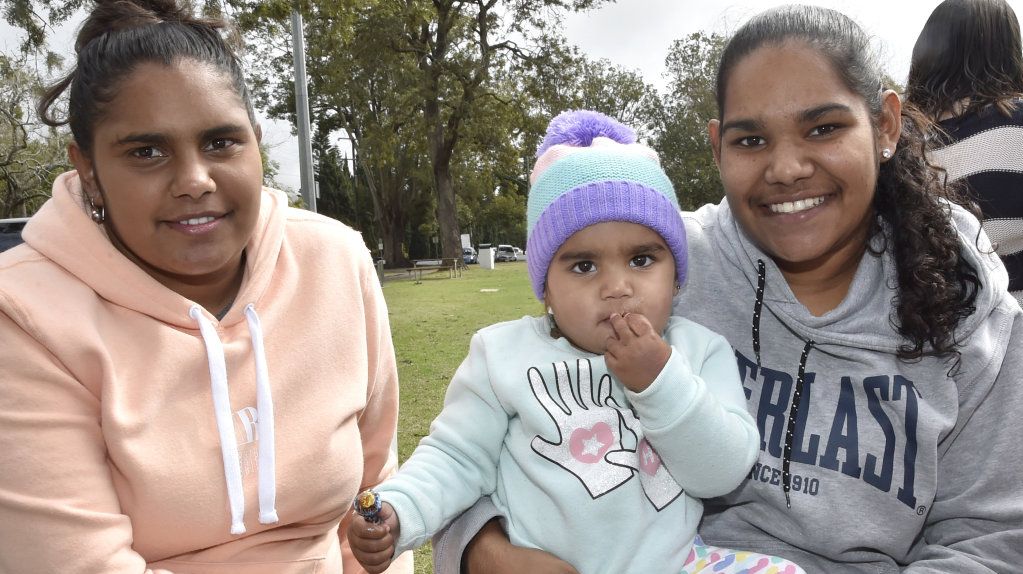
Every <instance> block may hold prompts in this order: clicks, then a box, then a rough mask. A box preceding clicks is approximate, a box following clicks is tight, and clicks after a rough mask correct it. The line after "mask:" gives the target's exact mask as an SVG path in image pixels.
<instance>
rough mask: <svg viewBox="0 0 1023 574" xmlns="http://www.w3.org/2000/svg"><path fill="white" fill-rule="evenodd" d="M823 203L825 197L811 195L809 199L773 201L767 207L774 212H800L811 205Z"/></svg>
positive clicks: (815, 205)
mask: <svg viewBox="0 0 1023 574" xmlns="http://www.w3.org/2000/svg"><path fill="white" fill-rule="evenodd" d="M822 203H824V197H811V198H809V199H800V200H799V201H786V202H785V203H772V204H771V205H768V206H767V207H768V209H770V210H771V211H772V212H774V213H799V212H800V211H806V210H807V209H810V208H811V207H817V206H818V205H820V204H822Z"/></svg>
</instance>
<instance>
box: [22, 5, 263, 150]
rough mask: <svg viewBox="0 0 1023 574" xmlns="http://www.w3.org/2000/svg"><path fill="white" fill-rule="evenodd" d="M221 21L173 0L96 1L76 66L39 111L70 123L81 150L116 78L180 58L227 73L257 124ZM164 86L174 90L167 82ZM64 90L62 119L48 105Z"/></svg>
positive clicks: (88, 145) (53, 122) (48, 119)
mask: <svg viewBox="0 0 1023 574" xmlns="http://www.w3.org/2000/svg"><path fill="white" fill-rule="evenodd" d="M226 27H227V25H226V23H224V22H223V21H221V20H215V19H210V18H196V17H194V16H192V13H191V10H190V9H189V8H188V7H187V6H179V5H178V4H177V3H176V2H175V0H97V2H96V6H95V8H94V9H93V11H92V13H91V14H89V17H88V18H87V19H86V20H85V22H84V23H83V24H82V28H81V30H79V32H78V38H77V40H76V41H75V54H76V56H77V62H76V65H75V67H74V68H73V69H72V70H71V72H70V73H68V75H67V76H65V77H64V78H63V79H62V80H60V81H58V82H57V83H56V84H54V85H52V86H50V87H49V88H47V90H46V91H45V92H44V93H43V95H42V97H41V98H40V100H39V104H38V107H37V111H38V113H39V117H40V118H42V121H43V122H44V123H46V124H47V125H50V126H60V125H64V124H69V125H70V127H71V134H72V135H73V136H74V138H75V142H76V143H77V144H78V146H79V148H81V149H82V151H83V152H85V153H89V152H90V151H91V149H92V143H93V141H92V137H93V128H94V127H95V126H96V123H97V122H98V121H99V120H100V119H101V118H102V117H103V114H104V112H105V109H104V108H105V104H108V103H110V102H111V101H112V100H113V99H114V98H115V97H116V96H117V91H118V87H119V83H120V81H121V80H123V79H124V78H125V77H126V76H127V75H128V74H130V73H131V72H132V71H133V70H134V69H135V68H136V67H137V66H138V65H139V64H143V63H149V62H152V63H159V64H163V65H165V66H170V65H171V64H173V63H174V62H175V61H177V60H180V59H191V60H194V61H197V62H202V63H205V64H210V65H212V66H214V67H216V68H217V69H218V70H222V71H223V72H224V73H225V74H227V75H228V76H229V77H230V78H231V82H232V85H233V87H234V90H235V92H236V93H237V94H238V97H239V98H240V99H241V101H242V104H243V105H244V106H245V108H246V110H247V111H248V114H249V121H250V122H252V125H253V126H255V125H256V118H255V114H254V113H253V110H252V103H251V101H250V99H249V92H248V89H247V88H246V86H245V76H244V75H243V74H242V68H241V63H240V61H239V59H238V56H237V55H236V54H235V52H234V50H233V49H232V48H231V46H230V45H229V44H228V42H227V41H226V40H225V39H224V37H223V36H221V30H222V29H224V28H226ZM167 89H173V86H168V87H167ZM65 90H68V110H67V118H66V119H58V118H55V117H54V116H53V115H52V114H51V111H52V108H53V107H54V106H55V104H56V102H57V100H58V99H59V98H60V96H61V94H63V93H64V91H65Z"/></svg>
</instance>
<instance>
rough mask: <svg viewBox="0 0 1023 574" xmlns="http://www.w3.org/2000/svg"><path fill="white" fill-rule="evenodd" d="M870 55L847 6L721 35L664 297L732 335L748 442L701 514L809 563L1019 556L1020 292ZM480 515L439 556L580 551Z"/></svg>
mask: <svg viewBox="0 0 1023 574" xmlns="http://www.w3.org/2000/svg"><path fill="white" fill-rule="evenodd" d="M870 54H871V50H870V46H869V38H868V37H867V36H866V34H864V32H863V30H862V29H861V28H860V27H859V26H858V25H856V24H855V23H854V22H853V21H852V20H850V19H849V18H847V17H845V16H843V15H842V14H840V13H838V12H835V11H832V10H827V9H823V8H817V7H808V6H789V7H784V8H780V9H775V10H771V11H768V12H765V13H763V14H760V15H759V16H757V17H755V18H754V19H753V20H751V21H750V22H749V23H747V24H746V25H745V26H743V27H742V28H741V29H740V30H739V31H738V32H737V33H736V34H735V36H734V37H733V38H732V39H731V40H730V42H729V44H728V46H727V47H726V49H725V51H724V54H723V56H722V61H721V65H720V68H719V72H718V82H717V89H718V118H717V119H715V120H713V121H711V122H710V126H709V132H710V139H711V142H712V144H713V148H714V157H715V160H716V161H717V164H718V167H719V169H720V172H721V179H722V183H723V185H724V188H725V194H726V199H725V200H724V201H722V202H721V203H720V204H719V205H708V206H705V207H703V208H701V209H700V210H698V211H696V212H694V213H690V214H685V216H686V229H687V234H688V236H689V241H690V243H689V250H690V253H689V261H691V262H692V264H691V265H690V276H689V279H688V280H687V283H686V285H685V286H683V288H682V292H681V294H680V295H679V297H678V298H677V299H676V302H675V312H676V313H677V314H680V315H684V316H686V317H688V318H690V319H692V320H695V321H697V322H699V323H702V324H704V325H705V326H707V327H709V328H711V329H713V330H715V331H717V332H719V333H722V334H723V335H724V336H725V337H726V338H727V339H728V341H729V343H730V344H731V345H732V347H733V348H734V350H735V356H736V359H737V361H738V365H739V370H740V374H741V376H742V379H743V387H744V389H745V393H746V398H747V406H748V408H749V409H750V412H751V413H752V414H753V417H754V419H756V422H757V425H758V427H759V430H760V434H761V444H760V454H759V458H758V460H757V462H756V463H755V464H754V465H753V467H752V469H751V470H750V472H749V475H748V477H747V479H746V480H745V481H744V482H743V483H742V484H741V485H740V486H739V487H738V488H737V489H735V490H734V491H733V492H731V493H729V494H727V495H725V496H723V497H720V498H716V499H711V500H709V501H706V508H705V513H704V519H703V522H702V523H701V526H700V533H701V535H702V536H703V538H704V540H705V541H706V542H707V543H709V544H714V545H721V546H733V547H736V546H738V547H743V548H748V549H753V550H756V551H759V552H765V553H771V554H776V555H780V556H783V557H785V558H788V559H790V560H793V561H795V562H796V563H798V564H800V565H801V566H802V567H803V568H805V569H806V570H807V571H808V572H850V573H859V572H863V573H867V572H869V573H871V574H878V573H896V572H948V573H952V572H955V573H959V574H963V573H971V572H978V573H979V572H1005V573H1008V572H1019V569H1020V567H1021V566H1020V565H1021V564H1023V488H1021V487H1020V486H1019V485H1020V481H1019V476H1020V475H1021V474H1023V450H1021V449H1020V447H1019V439H1018V434H1019V433H1018V430H1017V427H1016V426H1015V425H1013V424H1010V423H1011V421H1012V420H1014V419H1015V416H1014V415H1016V414H1017V413H1020V412H1023V384H1021V382H1023V381H1021V380H1020V379H1021V378H1023V352H1021V351H1023V311H1021V310H1020V307H1019V305H1018V304H1017V303H1016V301H1015V300H1014V299H1013V298H1012V297H1011V296H1010V295H1009V293H1008V291H1007V284H1008V277H1007V274H1006V271H1005V267H1004V266H1003V265H1002V264H1001V263H1000V262H999V260H998V257H997V255H996V254H995V252H994V250H993V249H992V247H991V244H990V242H989V241H988V239H987V236H986V235H984V234H983V233H982V232H981V230H980V224H979V222H978V221H977V218H976V217H975V214H974V212H973V211H971V210H970V209H967V208H964V207H961V206H960V205H959V204H960V202H961V199H960V198H958V197H957V196H955V194H953V193H952V192H951V191H950V190H946V189H945V188H944V187H943V185H942V184H941V181H940V178H939V175H938V172H936V171H934V170H932V169H931V168H930V167H929V166H928V165H927V163H926V162H925V160H924V158H923V155H922V153H923V144H922V136H921V134H922V133H923V130H924V129H925V128H926V125H925V124H926V120H924V119H923V116H922V115H921V114H919V113H917V112H915V111H914V110H912V109H911V108H909V107H908V106H904V105H902V103H901V102H900V100H899V97H898V95H897V94H895V92H893V91H891V90H887V89H885V88H884V87H883V83H882V82H883V79H882V78H883V76H882V74H881V69H880V67H879V66H878V65H877V62H876V61H874V60H873V58H872V57H871V55H870ZM974 211H975V210H974ZM491 518H493V512H492V509H491V507H489V506H488V505H487V504H486V502H485V501H483V502H481V503H480V504H478V505H477V506H476V507H475V508H474V509H472V510H470V511H469V512H468V513H467V514H466V515H465V516H464V517H463V519H462V520H461V521H460V522H457V523H456V524H455V525H454V526H453V528H452V529H451V530H450V531H449V532H448V533H447V534H446V535H443V536H442V537H441V538H439V539H438V540H437V541H436V542H437V543H436V545H435V549H434V556H435V563H436V571H437V572H441V573H443V572H457V571H458V568H459V566H460V564H461V565H462V566H464V567H465V571H467V572H469V573H470V574H472V573H476V572H487V573H488V574H492V573H495V572H497V573H499V572H511V571H515V572H523V571H529V572H533V573H541V572H574V571H575V570H574V569H573V568H572V566H571V565H569V564H566V563H564V562H562V561H560V560H559V559H557V558H555V557H552V556H550V555H547V554H544V553H541V552H539V551H537V550H532V549H519V548H515V547H512V546H511V545H510V544H508V542H507V539H505V538H504V537H503V536H501V534H500V528H499V526H498V525H497V522H496V521H493V520H490V519H491ZM488 520H490V522H487V521H488ZM484 523H487V525H486V526H485V527H484V534H483V535H481V536H478V537H476V539H475V540H474V541H473V542H472V546H471V547H470V549H469V551H468V552H466V553H465V555H466V559H465V560H464V561H463V560H462V554H463V549H464V547H465V543H466V542H467V541H468V539H469V537H471V536H472V535H473V534H475V533H476V532H477V531H478V530H479V529H480V527H481V525H482V524H484ZM611 528H613V526H611Z"/></svg>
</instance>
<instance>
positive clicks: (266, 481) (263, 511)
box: [245, 303, 278, 524]
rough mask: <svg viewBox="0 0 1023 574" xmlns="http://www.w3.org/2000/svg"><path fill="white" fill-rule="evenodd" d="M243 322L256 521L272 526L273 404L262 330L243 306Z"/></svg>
mask: <svg viewBox="0 0 1023 574" xmlns="http://www.w3.org/2000/svg"><path fill="white" fill-rule="evenodd" d="M245 319H246V321H248V323H249V335H250V336H251V337H252V354H253V356H254V357H255V359H256V411H257V412H258V415H257V418H256V429H257V432H258V433H259V522H260V523H261V524H273V523H275V522H277V521H278V518H277V508H276V504H277V469H276V454H275V450H274V403H273V397H272V396H271V394H270V373H269V370H268V369H267V367H266V351H265V349H264V348H263V328H262V327H261V326H260V324H259V315H256V307H255V306H254V305H252V304H251V303H250V304H248V305H246V306H245Z"/></svg>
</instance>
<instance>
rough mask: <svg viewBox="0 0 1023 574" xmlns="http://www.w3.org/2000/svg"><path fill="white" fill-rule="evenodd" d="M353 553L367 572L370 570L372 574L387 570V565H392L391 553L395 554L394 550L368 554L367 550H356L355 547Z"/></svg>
mask: <svg viewBox="0 0 1023 574" xmlns="http://www.w3.org/2000/svg"><path fill="white" fill-rule="evenodd" d="M352 554H353V555H354V556H355V559H356V560H358V561H359V563H360V564H362V566H363V568H365V570H366V572H369V573H370V574H378V573H379V572H383V571H385V570H387V567H388V566H390V565H391V555H392V554H393V550H392V551H391V552H388V553H386V554H385V553H373V554H368V553H365V552H356V551H355V549H354V548H353V549H352Z"/></svg>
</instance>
